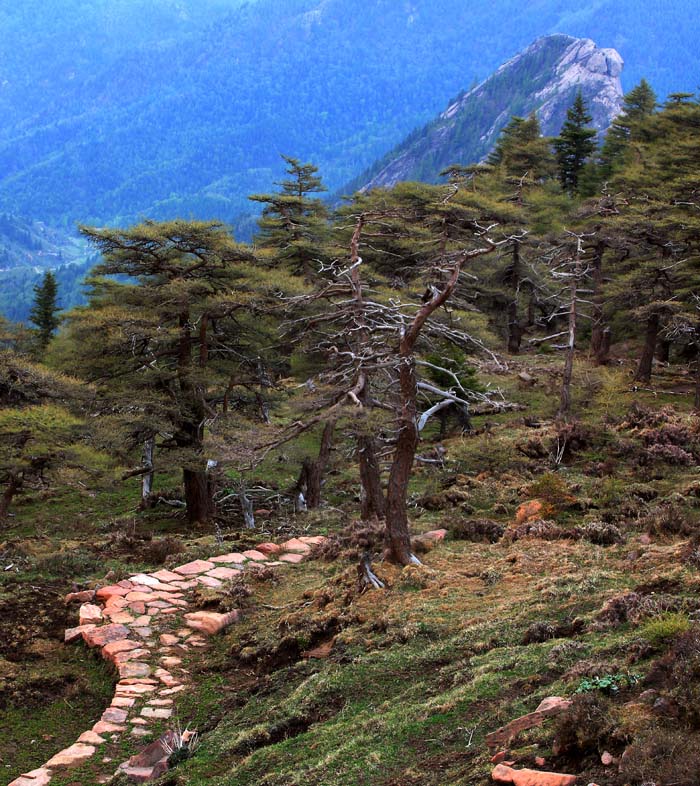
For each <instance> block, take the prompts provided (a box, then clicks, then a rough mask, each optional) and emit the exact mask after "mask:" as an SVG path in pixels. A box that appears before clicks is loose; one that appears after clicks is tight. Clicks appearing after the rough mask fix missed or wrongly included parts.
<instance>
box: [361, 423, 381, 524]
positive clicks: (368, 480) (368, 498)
mask: <svg viewBox="0 0 700 786" xmlns="http://www.w3.org/2000/svg"><path fill="white" fill-rule="evenodd" d="M357 452H358V454H359V463H360V485H361V486H362V491H361V499H360V516H361V518H362V520H363V521H370V520H371V519H383V518H384V516H385V515H386V502H385V500H384V491H383V490H382V481H381V472H380V467H379V460H378V459H377V446H376V443H375V441H374V438H373V437H369V436H365V435H362V436H358V437H357Z"/></svg>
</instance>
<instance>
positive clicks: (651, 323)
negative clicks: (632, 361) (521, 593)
mask: <svg viewBox="0 0 700 786" xmlns="http://www.w3.org/2000/svg"><path fill="white" fill-rule="evenodd" d="M660 328H661V319H660V317H659V315H658V314H651V315H650V316H649V318H648V319H647V330H646V337H645V340H644V349H643V350H642V355H641V357H640V358H639V365H638V366H637V371H636V372H635V374H634V378H635V379H636V380H637V382H649V381H650V380H651V371H652V366H653V363H654V351H655V350H656V340H657V338H658V337H659V330H660Z"/></svg>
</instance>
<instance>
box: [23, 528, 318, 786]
mask: <svg viewBox="0 0 700 786" xmlns="http://www.w3.org/2000/svg"><path fill="white" fill-rule="evenodd" d="M324 540H325V538H324V537H323V536H317V537H300V538H292V539H291V540H288V541H287V542H286V543H283V544H281V545H277V544H275V543H260V544H259V545H258V546H256V547H255V548H254V549H250V550H248V551H243V552H232V553H229V554H220V555H216V556H212V557H209V558H208V559H205V560H202V559H198V560H194V561H193V562H188V563H186V564H184V565H179V566H178V567H176V568H173V569H172V570H157V571H154V572H153V573H138V574H134V575H133V576H130V577H129V578H128V579H126V580H124V581H120V582H118V583H117V584H113V585H110V586H108V587H101V588H100V589H98V590H97V591H96V592H95V591H92V590H90V591H87V592H82V593H72V594H71V595H68V596H67V598H66V600H68V601H82V602H83V603H82V605H81V606H80V612H79V622H80V624H79V625H78V626H77V627H75V628H71V629H69V630H67V631H66V632H65V641H66V643H70V642H73V641H78V640H80V639H82V640H83V641H84V642H85V643H86V644H87V645H88V646H90V647H99V648H100V650H101V653H102V656H103V657H104V658H105V659H107V660H109V661H111V662H112V663H113V664H114V666H115V668H116V669H117V672H118V674H119V680H118V682H117V684H116V687H115V691H114V696H113V698H112V703H111V705H110V706H109V707H108V708H107V709H106V710H105V711H104V712H103V713H102V717H101V718H100V719H99V720H98V721H97V722H96V723H94V724H93V725H92V726H91V727H90V728H89V729H87V730H86V731H84V732H83V733H82V734H81V735H80V736H79V737H78V739H77V741H76V742H75V743H74V744H73V745H71V746H70V747H68V748H66V749H65V750H62V751H60V752H59V753H57V754H56V755H55V756H53V757H52V758H51V759H49V761H47V762H46V763H45V764H44V765H43V766H41V767H39V768H38V769H35V770H32V771H31V772H26V773H24V774H22V775H20V776H19V777H18V778H16V779H15V780H13V781H12V782H11V783H10V784H9V786H47V784H49V783H50V782H51V779H52V778H53V776H54V775H55V774H57V773H59V772H62V771H64V770H65V769H66V768H70V767H73V766H76V765H79V764H82V763H84V762H86V761H87V760H89V759H92V758H93V757H95V756H101V759H100V763H101V767H100V769H102V770H104V771H105V773H104V775H102V776H101V777H99V778H98V781H97V782H98V783H106V782H107V781H108V780H110V779H111V778H112V776H113V775H114V774H115V763H114V761H113V760H112V759H111V758H110V757H109V756H107V755H104V754H105V751H106V750H107V749H108V748H109V743H110V742H111V743H116V742H118V741H119V740H120V739H121V738H122V736H123V735H129V736H131V737H132V738H136V739H137V740H138V739H142V740H143V741H144V742H146V743H148V742H149V741H150V738H152V737H153V736H154V730H155V728H162V726H163V725H164V724H167V723H168V719H169V718H171V716H173V715H174V714H175V712H176V706H177V701H178V698H179V697H181V696H182V695H183V694H184V693H185V692H186V691H187V690H188V689H189V688H190V687H191V680H190V678H189V674H188V672H187V669H186V668H185V665H186V661H187V659H188V658H189V657H191V655H192V654H193V653H194V652H196V650H197V649H198V648H202V647H206V646H207V641H206V636H211V635H213V634H215V633H218V632H219V631H221V630H223V629H224V628H226V627H227V626H228V625H231V624H232V623H233V622H235V621H236V620H237V619H238V612H237V611H232V612H230V613H229V614H217V613H215V612H208V611H194V610H192V607H191V605H190V600H189V599H188V598H189V596H190V592H191V590H193V589H194V588H195V587H198V586H205V587H212V588H217V587H220V586H222V584H223V582H224V581H226V580H227V579H231V578H233V577H235V576H237V575H238V574H239V573H240V572H241V571H244V570H245V569H246V567H247V566H249V565H253V564H265V565H277V566H282V565H289V564H296V563H298V562H301V561H302V560H303V559H304V558H305V557H306V556H307V555H308V554H309V552H310V551H311V547H312V546H313V545H315V544H319V543H322V542H323V541H324ZM183 664H184V665H183ZM168 734H170V735H172V731H170V732H166V737H167V735H168ZM162 739H163V738H159V739H156V740H155V741H153V742H151V743H150V744H149V745H148V746H147V747H146V748H145V750H143V751H142V753H141V754H139V755H137V756H132V757H131V759H129V760H128V761H126V762H122V763H121V764H119V765H118V767H117V768H116V769H117V771H119V770H121V771H124V772H125V773H126V774H127V775H128V776H129V777H130V779H132V780H133V781H136V782H144V781H147V780H149V779H150V778H154V777H156V776H158V775H160V774H162V773H163V772H164V771H165V770H166V769H167V758H168V757H167V753H166V751H165V748H164V746H163V743H162Z"/></svg>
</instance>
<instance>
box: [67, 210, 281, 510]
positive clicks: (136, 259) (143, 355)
mask: <svg viewBox="0 0 700 786" xmlns="http://www.w3.org/2000/svg"><path fill="white" fill-rule="evenodd" d="M82 231H83V234H85V235H86V236H87V237H88V238H89V239H90V240H91V241H92V242H93V243H94V244H95V245H96V246H97V248H98V249H99V250H100V251H101V252H102V254H103V262H102V264H101V265H99V266H98V267H97V269H96V273H97V275H98V276H100V277H99V278H94V279H93V280H92V286H93V290H92V293H91V297H90V304H89V306H87V307H81V308H78V309H76V310H75V311H74V312H73V313H72V314H71V315H70V320H69V329H70V330H71V334H72V338H73V339H74V345H75V353H76V354H75V358H74V359H73V363H74V366H73V368H74V370H75V372H76V373H81V374H83V375H85V376H87V377H88V378H89V379H90V380H94V381H95V383H96V384H97V386H98V390H99V393H100V397H99V402H98V405H99V406H101V407H102V408H103V409H102V412H103V414H104V417H105V418H109V419H110V422H111V424H112V431H113V433H114V435H115V437H119V438H120V441H121V442H122V444H124V445H126V446H127V447H130V448H131V449H132V451H133V450H134V449H136V448H137V447H138V448H140V447H141V445H142V444H143V443H144V441H145V440H148V439H149V438H152V437H156V438H157V440H158V454H159V455H160V456H161V461H162V462H163V463H165V462H167V463H168V464H169V466H171V467H177V468H179V469H180V470H181V471H182V475H183V484H184V490H185V502H186V505H187V515H188V518H189V520H190V522H191V523H196V522H202V523H204V522H207V521H209V520H210V518H211V517H212V515H213V513H214V504H213V496H212V495H213V491H214V488H213V479H212V476H211V473H210V471H209V470H210V466H211V465H210V463H209V461H208V457H207V456H206V455H205V449H206V445H207V443H206V440H207V438H208V437H209V434H210V431H211V424H213V423H216V424H217V426H219V427H221V428H223V422H224V421H226V418H225V417H224V415H225V414H226V413H227V412H228V411H229V405H230V401H231V399H232V398H233V395H234V391H236V392H237V391H241V390H242V389H243V390H246V389H248V388H249V387H250V386H252V385H255V384H257V385H258V387H262V386H263V383H264V381H263V380H261V379H260V374H261V373H262V372H261V369H263V370H264V368H265V363H264V362H263V359H264V349H263V347H265V346H269V345H271V344H273V345H274V340H273V338H272V336H271V329H270V327H269V326H268V325H267V323H266V320H265V316H264V314H263V313H262V312H263V311H264V308H263V304H264V302H265V300H266V298H267V297H268V296H269V298H270V299H275V298H276V297H277V295H278V294H279V292H280V291H282V290H283V289H284V285H285V279H284V275H283V274H282V273H280V272H279V271H266V270H264V269H261V268H260V267H259V266H257V265H256V263H255V259H254V257H253V255H252V254H251V252H250V250H249V249H248V248H246V247H244V246H240V245H238V244H236V243H235V242H234V241H233V239H232V237H231V236H230V234H229V233H228V231H227V230H226V228H225V227H223V226H222V225H221V224H218V223H216V222H198V221H191V222H186V221H172V222H164V223H156V222H150V221H149V222H145V223H144V224H140V225H138V226H135V227H132V228H130V229H126V230H119V229H114V230H112V229H94V228H83V230H82ZM115 275H119V276H128V277H129V279H130V281H129V282H128V283H118V282H116V281H115V280H114V279H110V278H108V277H109V276H115ZM261 345H262V346H261ZM236 419H237V420H240V419H241V416H240V414H238V415H237V418H236ZM234 451H235V446H234V447H232V449H231V452H234ZM218 458H219V453H218V452H217V455H216V456H215V457H214V459H216V460H218ZM146 469H148V470H149V471H150V470H151V469H152V468H149V467H147V468H146Z"/></svg>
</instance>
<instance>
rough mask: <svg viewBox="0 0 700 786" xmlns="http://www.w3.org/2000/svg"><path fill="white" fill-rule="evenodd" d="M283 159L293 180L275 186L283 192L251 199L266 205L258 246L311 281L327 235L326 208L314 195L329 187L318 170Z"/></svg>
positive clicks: (292, 270)
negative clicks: (325, 184)
mask: <svg viewBox="0 0 700 786" xmlns="http://www.w3.org/2000/svg"><path fill="white" fill-rule="evenodd" d="M282 158H283V159H284V161H285V163H286V164H287V174H288V175H289V176H290V177H289V178H288V179H286V180H282V181H280V182H279V183H276V185H278V186H279V187H280V191H279V192H277V193H273V194H253V195H251V196H250V197H249V199H250V200H251V201H253V202H259V203H261V204H263V205H265V208H264V209H263V213H262V217H261V218H260V220H259V221H258V228H259V232H258V235H257V237H256V238H255V241H256V246H257V247H258V248H259V249H261V250H262V251H264V252H265V253H266V255H267V256H268V258H269V259H270V260H271V261H272V262H273V263H274V264H277V265H283V266H284V267H286V269H287V270H289V271H291V272H292V273H294V274H295V275H303V276H304V277H305V278H307V279H309V278H313V276H314V274H315V273H316V270H317V268H318V265H317V264H316V262H317V259H318V254H319V248H320V247H321V246H322V245H323V242H324V239H325V238H326V236H327V232H328V225H327V219H328V213H327V210H326V207H325V205H324V204H323V202H322V201H321V200H320V199H318V198H317V197H314V196H312V195H313V194H319V193H322V192H324V191H326V187H325V186H324V185H323V181H322V180H321V178H320V177H319V176H318V167H315V166H314V165H313V164H302V163H301V162H300V161H299V160H298V159H296V158H291V157H289V156H282Z"/></svg>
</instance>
